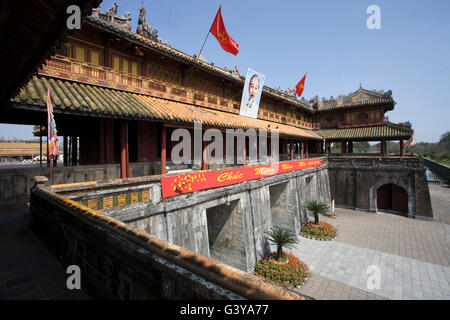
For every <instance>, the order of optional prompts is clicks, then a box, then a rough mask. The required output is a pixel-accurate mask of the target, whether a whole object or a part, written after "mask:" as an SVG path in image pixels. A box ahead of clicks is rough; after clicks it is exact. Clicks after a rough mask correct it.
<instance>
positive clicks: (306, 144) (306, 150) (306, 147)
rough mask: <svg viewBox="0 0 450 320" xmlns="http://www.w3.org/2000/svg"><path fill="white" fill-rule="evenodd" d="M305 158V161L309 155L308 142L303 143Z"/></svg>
mask: <svg viewBox="0 0 450 320" xmlns="http://www.w3.org/2000/svg"><path fill="white" fill-rule="evenodd" d="M305 156H306V159H308V158H309V155H308V140H306V141H305Z"/></svg>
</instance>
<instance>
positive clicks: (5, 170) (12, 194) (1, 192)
mask: <svg viewBox="0 0 450 320" xmlns="http://www.w3.org/2000/svg"><path fill="white" fill-rule="evenodd" d="M158 166H159V164H158ZM155 170H159V167H157V164H155V163H144V162H138V163H131V164H130V175H131V176H132V177H139V176H147V175H151V174H155ZM35 176H45V177H49V176H50V169H49V168H45V167H43V168H40V167H39V165H30V166H14V167H10V166H8V167H0V205H4V204H12V203H20V202H27V201H29V199H30V189H31V188H32V187H33V177H35ZM119 178H120V165H119V164H101V165H83V166H67V167H63V166H57V167H54V168H53V184H56V185H58V184H70V183H77V182H87V181H108V180H113V179H119Z"/></svg>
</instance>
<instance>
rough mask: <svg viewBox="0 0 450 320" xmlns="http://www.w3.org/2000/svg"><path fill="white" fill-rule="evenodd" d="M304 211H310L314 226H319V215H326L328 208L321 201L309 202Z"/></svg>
mask: <svg viewBox="0 0 450 320" xmlns="http://www.w3.org/2000/svg"><path fill="white" fill-rule="evenodd" d="M306 209H307V210H308V211H311V212H312V213H313V215H314V224H319V214H326V213H327V212H328V211H329V210H330V208H329V207H328V206H327V205H326V204H325V203H324V202H321V201H316V200H313V201H309V202H308V203H307V205H306Z"/></svg>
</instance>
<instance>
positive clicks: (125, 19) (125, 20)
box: [91, 2, 132, 31]
mask: <svg viewBox="0 0 450 320" xmlns="http://www.w3.org/2000/svg"><path fill="white" fill-rule="evenodd" d="M117 8H118V5H117V3H115V2H114V4H113V5H112V6H111V7H110V8H109V9H108V10H106V12H101V11H100V8H95V9H92V14H91V17H94V18H97V19H100V20H103V21H107V22H109V23H112V24H115V25H118V26H120V27H121V28H124V29H126V30H128V31H131V27H132V26H131V20H132V19H131V14H130V13H129V12H126V13H125V15H123V16H120V17H119V16H118V15H117Z"/></svg>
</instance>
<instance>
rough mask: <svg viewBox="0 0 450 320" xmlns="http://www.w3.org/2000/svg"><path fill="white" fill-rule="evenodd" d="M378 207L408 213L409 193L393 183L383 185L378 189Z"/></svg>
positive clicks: (380, 209) (398, 212) (381, 209)
mask: <svg viewBox="0 0 450 320" xmlns="http://www.w3.org/2000/svg"><path fill="white" fill-rule="evenodd" d="M377 209H378V211H385V212H390V213H396V214H401V215H406V214H407V213H408V193H407V192H406V191H405V190H404V189H403V188H402V187H400V186H398V185H396V184H393V183H389V184H384V185H382V186H381V187H379V188H378V190H377Z"/></svg>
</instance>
